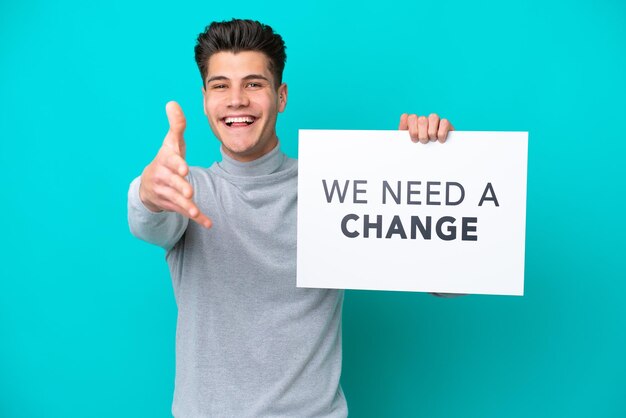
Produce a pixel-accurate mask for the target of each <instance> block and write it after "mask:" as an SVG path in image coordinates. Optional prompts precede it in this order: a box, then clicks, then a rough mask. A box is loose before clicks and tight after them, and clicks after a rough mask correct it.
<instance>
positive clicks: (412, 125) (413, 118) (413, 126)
mask: <svg viewBox="0 0 626 418" xmlns="http://www.w3.org/2000/svg"><path fill="white" fill-rule="evenodd" d="M407 123H408V125H409V136H410V137H411V141H413V142H417V141H418V140H419V138H418V135H417V134H418V132H417V115H414V114H411V115H409V116H408V117H407Z"/></svg>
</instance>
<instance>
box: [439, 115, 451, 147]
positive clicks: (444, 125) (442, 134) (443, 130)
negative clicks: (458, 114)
mask: <svg viewBox="0 0 626 418" xmlns="http://www.w3.org/2000/svg"><path fill="white" fill-rule="evenodd" d="M451 130H453V128H452V125H451V124H450V121H448V119H445V118H444V119H441V121H440V122H439V129H438V130H437V139H438V140H439V142H441V143H442V144H443V143H444V142H446V139H448V132H449V131H451Z"/></svg>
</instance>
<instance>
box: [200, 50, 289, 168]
mask: <svg viewBox="0 0 626 418" xmlns="http://www.w3.org/2000/svg"><path fill="white" fill-rule="evenodd" d="M202 95H203V96H204V114H205V115H206V116H207V119H208V120H209V125H211V130H212V131H213V133H214V134H215V136H216V137H217V138H218V139H219V140H220V142H221V143H222V146H223V148H224V151H225V152H226V154H227V155H228V156H230V157H231V158H234V159H236V160H238V161H244V162H245V161H252V160H255V159H257V158H259V157H261V156H263V155H265V154H267V153H268V152H270V151H271V150H272V149H273V148H274V147H275V146H276V144H277V143H278V138H277V137H276V116H277V114H278V112H282V111H283V110H285V106H286V104H287V85H286V84H284V83H283V84H282V85H281V86H280V87H279V88H278V90H277V89H276V88H275V87H274V78H273V76H272V73H271V72H270V70H269V59H268V58H267V56H266V55H265V54H263V53H262V52H256V51H244V52H239V53H237V54H234V53H232V52H218V53H216V54H213V55H211V58H209V65H208V70H207V77H206V82H205V86H204V88H203V89H202Z"/></svg>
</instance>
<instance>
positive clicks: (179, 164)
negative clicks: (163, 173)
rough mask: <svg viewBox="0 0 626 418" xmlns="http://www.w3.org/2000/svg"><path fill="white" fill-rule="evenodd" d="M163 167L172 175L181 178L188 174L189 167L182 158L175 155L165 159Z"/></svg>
mask: <svg viewBox="0 0 626 418" xmlns="http://www.w3.org/2000/svg"><path fill="white" fill-rule="evenodd" d="M165 166H166V167H167V168H169V169H170V170H171V171H172V173H178V174H179V175H181V176H186V175H187V173H188V172H189V166H188V165H187V162H185V160H184V159H183V157H181V156H180V155H178V154H176V153H173V154H172V153H170V154H169V155H168V156H167V157H166V158H165Z"/></svg>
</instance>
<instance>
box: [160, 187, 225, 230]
mask: <svg viewBox="0 0 626 418" xmlns="http://www.w3.org/2000/svg"><path fill="white" fill-rule="evenodd" d="M158 195H159V197H160V198H161V199H162V202H161V204H160V205H159V206H161V207H163V208H164V209H166V210H169V211H172V212H177V213H180V214H181V215H183V216H184V217H186V218H189V219H191V220H193V221H195V222H197V223H198V224H199V225H201V226H203V227H205V228H210V227H211V225H212V224H213V222H212V221H211V220H210V219H209V218H208V217H207V216H206V215H205V214H204V213H202V212H201V211H200V209H198V206H196V204H195V203H194V202H193V201H192V200H191V199H189V198H186V197H185V196H183V195H182V194H180V193H178V191H177V190H176V189H173V188H171V187H167V186H162V187H160V188H159V189H158Z"/></svg>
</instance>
